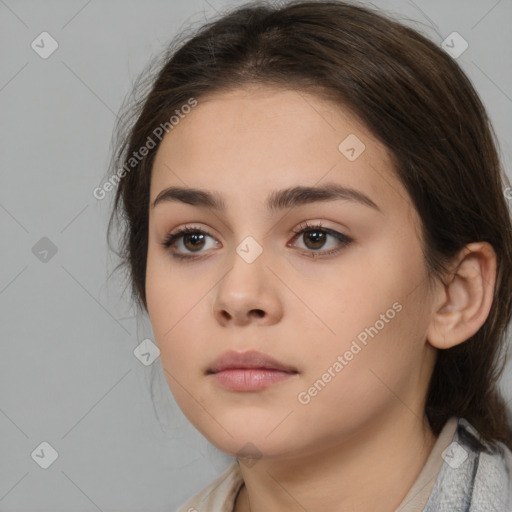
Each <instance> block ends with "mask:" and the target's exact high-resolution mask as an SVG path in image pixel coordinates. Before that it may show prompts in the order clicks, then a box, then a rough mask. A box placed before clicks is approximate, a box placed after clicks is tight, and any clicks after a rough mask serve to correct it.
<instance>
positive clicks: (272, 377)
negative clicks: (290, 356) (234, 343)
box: [206, 351, 299, 391]
mask: <svg viewBox="0 0 512 512" xmlns="http://www.w3.org/2000/svg"><path fill="white" fill-rule="evenodd" d="M298 373H299V372H298V371H297V370H296V369H295V368H294V367H292V366H290V365H287V364H284V363H281V362H280V361H277V360H276V359H274V358H272V357H270V356H268V355H266V354H262V353H260V352H256V351H249V352H243V353H240V352H234V351H230V352H225V353H224V354H222V355H221V356H220V357H219V358H218V359H216V360H215V361H214V363H213V364H212V365H211V366H210V368H209V369H208V370H207V372H206V374H207V375H210V376H212V377H213V379H214V380H215V381H216V383H217V384H219V385H220V386H222V387H224V388H226V389H229V390H231V391H258V390H262V389H265V388H267V387H269V386H271V385H273V384H276V383H278V382H281V381H283V380H288V379H290V378H291V377H293V376H294V375H298Z"/></svg>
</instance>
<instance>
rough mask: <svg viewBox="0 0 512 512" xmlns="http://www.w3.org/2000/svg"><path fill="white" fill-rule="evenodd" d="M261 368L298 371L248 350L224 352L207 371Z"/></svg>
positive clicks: (288, 371)
mask: <svg viewBox="0 0 512 512" xmlns="http://www.w3.org/2000/svg"><path fill="white" fill-rule="evenodd" d="M250 368H263V369H267V370H278V371H281V372H286V373H298V372H297V369H296V368H294V367H292V366H290V365H287V364H284V363H281V362H280V361H277V360H276V359H274V358H273V357H270V356H268V355H266V354H262V353H261V352H257V351H255V350H250V351H248V352H235V351H229V352H224V353H223V354H222V355H221V356H220V357H218V358H217V359H216V360H215V361H214V362H213V363H212V365H211V366H210V368H208V370H207V373H208V374H211V373H218V372H221V371H223V370H232V369H250Z"/></svg>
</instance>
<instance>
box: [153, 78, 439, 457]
mask: <svg viewBox="0 0 512 512" xmlns="http://www.w3.org/2000/svg"><path fill="white" fill-rule="evenodd" d="M327 186H328V187H330V189H329V190H330V191H331V193H330V194H328V193H327V192H325V191H324V192H322V193H321V192H318V191H317V193H316V194H314V193H312V191H311V190H309V188H310V187H311V188H315V189H320V188H323V187H327ZM336 186H337V187H338V191H339V190H341V187H344V188H346V189H352V190H353V191H356V192H357V194H352V195H348V194H346V193H344V194H339V195H336V194H334V193H332V191H333V190H335V187H336ZM169 187H184V188H194V189H200V190H202V191H205V192H208V193H209V194H214V195H215V196H216V197H217V198H219V199H221V201H222V204H223V206H224V209H222V208H220V207H219V208H218V207H214V206H213V204H206V203H205V201H204V200H203V201H202V200H201V197H198V196H194V197H192V196H185V194H181V195H179V194H178V195H176V194H173V195H171V194H167V198H165V197H164V198H163V199H160V200H159V201H158V203H157V204H156V205H155V206H154V207H153V202H154V201H155V199H156V198H157V196H160V197H161V198H162V195H161V194H162V191H164V190H165V189H167V188H169ZM295 187H306V188H307V189H308V190H305V191H303V193H302V194H300V195H297V194H293V193H290V192H289V193H288V194H285V195H284V196H281V197H280V199H281V200H279V201H278V200H277V199H279V196H278V194H279V192H280V191H283V190H285V189H293V188H295ZM362 198H366V199H362ZM203 199H204V197H203ZM272 200H273V201H272ZM270 203H271V204H270ZM270 206H272V207H270ZM184 228H188V229H189V232H188V233H185V234H183V233H182V234H181V235H180V234H179V233H178V232H179V231H181V230H182V229H184ZM177 233H178V235H177V236H176V237H174V238H172V239H171V245H169V244H167V245H168V246H167V247H166V246H165V245H164V244H165V241H166V239H167V238H168V237H169V235H171V236H172V235H175V234H177ZM419 237H420V219H419V218H418V215H417V213H416V211H415V209H414V208H413V206H412V204H411V202H410V199H409V197H408V195H407V193H406V191H405V189H404V188H403V187H402V185H401V184H400V183H399V181H398V180H397V179H396V178H395V176H394V174H393V169H392V164H391V161H390V158H389V154H388V153H387V151H386V149H385V147H384V146H383V145H382V144H381V143H379V142H378V141H377V140H376V138H375V137H374V136H373V135H372V134H371V133H370V132H369V131H368V130H367V129H366V128H365V127H364V126H363V125H362V124H361V123H360V122H359V121H358V120H357V119H356V118H355V117H353V116H351V115H350V114H349V112H348V111H345V110H344V109H343V108H341V107H340V106H339V105H337V104H334V103H330V102H327V101H326V100H322V99H320V98H319V97H317V96H313V95H310V94H306V93H304V92H301V93H298V92H296V91H289V90H281V89H275V88H272V89H271V88H268V87H259V88H256V87H247V88H244V89H237V90H235V91H230V92H229V93H222V94H217V95H213V96H211V97H209V98H205V99H199V100H198V104H197V106H196V107H195V108H193V109H192V111H191V112H190V113H189V114H188V115H187V116H184V118H182V119H181V120H180V122H179V124H178V125H175V126H174V128H173V129H172V130H171V131H169V133H168V134H166V135H165V137H164V138H163V140H162V142H161V144H160V147H159V149H158V152H157V155H156V157H155V161H154V166H153V170H152V176H151V190H150V211H149V239H148V255H147V256H148V257H147V274H146V295H147V305H148V313H149V317H150V321H151V324H152V327H153V332H154V336H155V342H156V343H157V345H158V347H159V349H160V361H161V364H162V366H163V369H164V373H165V375H166V378H167V382H168V384H169V386H170V389H171V391H172V393H173V395H174V397H175V399H176V401H177V403H178V405H179V406H180V408H181V409H182V411H183V413H184V414H185V415H186V416H187V417H188V419H189V420H190V421H191V422H192V423H193V425H194V426H195V427H196V428H197V429H198V430H199V431H200V432H201V433H202V434H203V435H204V436H205V437H206V438H207V439H208V440H209V441H211V442H212V443H213V444H215V445H216V446H217V447H218V448H220V449H221V450H223V451H225V452H226V453H229V454H231V455H236V454H239V453H240V450H241V449H242V448H243V447H244V446H246V444H247V443H252V444H251V446H254V447H255V451H257V453H258V454H259V455H260V456H263V457H268V458H279V457H291V456H294V455H298V454H303V453H315V452H316V451H320V450H325V449H327V448H329V447H330V446H333V445H336V444H340V443H343V442H344V441H345V440H348V439H349V438H350V437H351V436H353V435H354V434H355V433H356V432H358V431H361V429H364V428H371V427H372V426H374V425H377V424H378V423H379V421H380V420H381V419H382V418H383V417H384V416H385V415H389V414H395V415H396V416H397V417H398V416H400V415H404V414H409V415H411V414H413V411H417V414H418V415H419V416H420V417H421V416H422V413H423V411H422V400H423V399H424V394H425V392H426V388H427V385H428V381H429V378H430V374H431V368H432V365H433V359H432V347H430V346H429V345H428V343H427V342H426V339H425V338H426V334H425V333H426V331H427V328H428V322H429V315H430V313H431V309H432V302H431V297H430V296H429V293H428V289H427V281H426V277H427V274H426V268H425V263H424V259H423V255H422V251H421V248H420V238H419ZM250 350H254V351H258V352H261V353H263V354H265V355H267V356H270V357H272V358H274V359H275V360H277V361H279V362H281V363H282V364H284V365H286V366H287V367H288V368H289V369H293V370H294V373H289V374H286V375H284V376H283V375H282V374H278V373H276V372H268V373H267V375H269V376H270V377H271V376H276V375H278V376H279V375H280V376H282V377H283V378H282V379H281V380H278V379H276V380H275V381H274V382H273V383H272V384H269V385H267V384H268V383H267V384H266V385H265V386H266V387H262V388H261V389H250V390H247V389H244V390H234V389H232V388H228V387H225V386H224V385H223V384H222V382H221V379H219V378H218V377H219V375H217V376H215V375H212V374H210V373H209V372H208V370H209V369H211V367H212V364H213V363H214V361H215V360H216V359H217V358H218V357H219V356H221V355H222V354H224V353H225V352H227V351H235V352H239V353H244V352H246V351H250ZM231 374H232V375H233V372H232V373H231ZM257 374H258V375H260V373H258V372H253V374H252V375H257ZM226 375H227V373H226ZM239 375H242V377H241V378H247V379H248V378H249V377H248V372H247V371H245V372H243V371H242V372H241V373H239ZM244 375H245V377H243V376H244ZM404 404H407V407H404Z"/></svg>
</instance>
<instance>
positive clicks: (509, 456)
mask: <svg viewBox="0 0 512 512" xmlns="http://www.w3.org/2000/svg"><path fill="white" fill-rule="evenodd" d="M497 444H498V447H497V448H496V449H495V450H491V449H490V447H489V446H488V445H486V444H485V443H483V442H481V441H480V436H479V435H478V432H477V431H476V430H475V428H474V427H473V426H472V425H470V424H469V423H468V422H467V421H466V420H465V419H463V418H460V419H459V421H458V425H457V429H456V431H455V435H454V436H453V439H452V443H451V444H450V447H449V448H448V450H447V451H446V453H445V454H444V457H443V458H444V463H443V465H442V467H441V470H440V472H439V475H438V477H437V479H436V483H435V485H434V488H433V489H432V492H431V494H430V497H429V499H428V501H427V504H426V506H425V508H424V509H423V512H512V452H511V451H510V450H509V449H508V448H507V447H506V446H505V445H504V444H503V443H497Z"/></svg>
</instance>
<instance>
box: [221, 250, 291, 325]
mask: <svg viewBox="0 0 512 512" xmlns="http://www.w3.org/2000/svg"><path fill="white" fill-rule="evenodd" d="M278 285H279V282H278V280H277V279H276V277H275V275H274V273H272V272H271V270H270V269H269V268H268V267H267V265H266V258H265V257H264V253H262V254H261V255H260V256H259V257H258V258H257V259H256V260H254V261H253V262H251V263H248V262H247V261H245V260H244V259H243V258H242V257H241V256H240V255H239V254H238V253H237V252H236V251H233V257H232V259H231V269H230V270H228V272H227V273H226V274H225V275H224V277H223V278H222V279H221V280H220V282H219V283H218V285H217V287H216V288H215V292H214V293H215V295H214V299H213V315H214V317H215V319H216V320H217V322H218V323H219V324H220V325H222V326H225V327H227V326H229V325H238V326H242V325H247V324H250V323H253V322H254V323H257V324H261V325H273V324H275V323H277V322H279V321H280V319H281V318H282V316H283V303H282V300H281V297H280V296H279V289H278Z"/></svg>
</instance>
